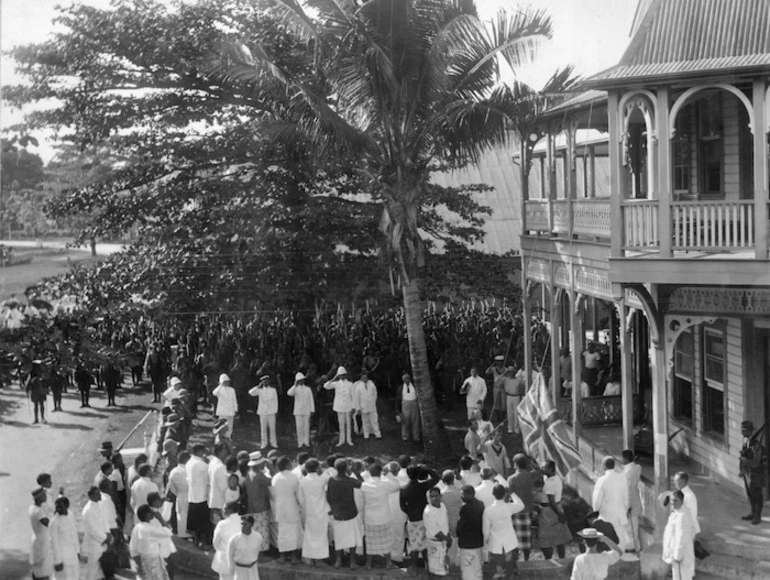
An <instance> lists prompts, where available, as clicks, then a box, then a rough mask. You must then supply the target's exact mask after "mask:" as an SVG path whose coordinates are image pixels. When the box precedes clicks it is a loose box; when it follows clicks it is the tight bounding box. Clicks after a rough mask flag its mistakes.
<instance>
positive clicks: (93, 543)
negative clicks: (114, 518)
mask: <svg viewBox="0 0 770 580" xmlns="http://www.w3.org/2000/svg"><path fill="white" fill-rule="evenodd" d="M82 515H83V548H82V549H83V552H84V553H86V554H94V553H97V554H100V553H102V552H103V551H104V550H105V546H104V544H103V542H104V540H106V539H107V534H109V533H110V530H109V528H107V526H106V525H105V524H104V516H103V515H102V510H101V508H100V507H99V503H98V502H95V501H91V500H90V499H89V500H88V503H86V505H85V507H84V508H83V514H82ZM92 557H93V556H92Z"/></svg>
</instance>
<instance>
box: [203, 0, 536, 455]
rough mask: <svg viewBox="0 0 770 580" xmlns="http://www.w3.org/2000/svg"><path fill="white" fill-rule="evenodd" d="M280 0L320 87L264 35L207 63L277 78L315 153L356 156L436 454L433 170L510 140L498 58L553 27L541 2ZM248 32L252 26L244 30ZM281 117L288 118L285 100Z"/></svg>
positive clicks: (267, 89) (233, 81)
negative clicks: (430, 229) (487, 15)
mask: <svg viewBox="0 0 770 580" xmlns="http://www.w3.org/2000/svg"><path fill="white" fill-rule="evenodd" d="M309 5H310V6H312V11H310V10H306V9H305V7H304V5H303V4H301V3H300V2H298V0H276V6H277V7H278V8H279V10H280V14H281V17H282V20H283V23H284V25H285V27H286V30H287V38H299V39H302V40H303V41H304V42H305V43H307V46H308V52H310V53H312V54H314V55H315V59H316V66H317V71H318V76H320V78H322V79H323V80H324V82H325V85H324V86H327V85H328V86H330V87H331V90H330V91H326V92H319V91H318V90H317V89H318V86H317V84H316V85H314V84H311V83H308V82H306V79H303V78H299V77H297V76H296V75H294V74H292V72H291V71H290V70H287V69H286V68H285V67H283V66H281V64H280V63H279V62H277V61H276V60H275V59H273V58H271V57H270V55H269V53H268V51H266V50H265V49H264V48H263V47H262V46H260V45H258V44H253V45H252V46H251V47H248V46H246V44H244V43H236V44H230V45H228V46H226V47H225V49H224V50H223V51H222V52H221V54H220V57H219V59H214V60H213V62H212V63H211V64H210V66H209V69H208V70H209V72H210V74H211V76H212V78H214V79H216V80H218V81H219V84H221V85H224V86H228V87H230V88H232V89H233V90H236V91H239V94H242V95H252V94H259V95H270V94H271V92H275V91H276V89H275V88H274V87H280V88H281V89H283V91H284V92H288V93H289V94H291V95H292V96H293V99H294V102H293V105H294V108H295V110H300V111H301V113H302V116H301V119H300V122H299V123H297V124H296V130H297V131H299V132H301V133H302V134H303V135H304V136H305V138H306V139H307V140H309V141H310V142H312V143H314V145H315V147H314V148H313V151H314V152H315V153H316V155H317V156H318V157H322V158H328V157H329V156H337V157H343V158H350V157H351V156H353V157H355V158H356V159H358V160H359V163H360V168H361V170H362V172H363V173H364V175H365V177H366V178H367V183H368V190H369V191H370V193H371V195H372V196H373V197H374V199H375V200H376V201H377V202H378V203H379V204H380V207H381V211H382V214H381V220H380V228H381V231H382V233H383V234H384V238H385V245H384V247H385V250H386V252H387V256H388V266H389V267H390V268H391V270H392V272H394V273H395V275H396V276H397V278H398V281H399V283H400V286H401V290H402V297H403V303H404V307H405V311H406V319H407V332H408V337H409V350H410V359H411V365H412V372H413V374H414V379H415V383H416V386H417V393H418V399H419V404H420V411H421V416H422V421H423V426H424V445H425V450H426V452H427V453H428V454H429V455H432V456H438V455H440V454H441V453H442V452H443V451H445V449H446V443H447V437H446V434H445V432H444V431H443V430H442V429H441V425H440V420H439V415H438V412H437V409H436V402H435V397H434V393H433V387H432V385H431V380H430V373H429V368H428V358H427V350H426V345H425V335H424V331H423V326H422V313H423V310H424V308H423V301H422V296H421V293H420V280H421V276H422V272H423V269H424V267H425V262H426V253H427V248H426V236H425V226H426V218H427V217H428V215H429V212H426V206H427V205H429V204H430V200H431V195H432V193H433V192H432V189H431V187H430V175H431V173H432V171H434V170H436V169H437V166H438V165H439V164H442V165H444V164H448V165H450V166H451V165H461V164H463V163H467V162H473V161H476V160H477V159H478V156H479V154H480V153H481V152H482V151H483V150H484V149H485V148H487V147H490V146H492V145H494V144H497V143H500V142H504V141H506V139H507V137H508V133H507V131H506V127H507V123H508V122H509V121H510V119H509V115H510V113H511V111H512V110H515V108H514V104H513V103H511V100H510V99H511V96H512V94H513V93H512V91H511V90H510V89H507V88H505V87H501V86H499V81H500V76H501V74H500V73H501V65H502V64H503V63H505V64H506V65H507V66H508V67H509V68H510V69H512V70H514V71H515V70H516V69H518V68H519V66H520V65H521V64H522V63H523V62H525V61H529V60H531V58H532V57H533V56H534V54H535V50H536V48H537V46H538V44H539V43H540V42H541V41H542V40H544V39H545V38H547V37H549V36H550V34H551V23H550V19H549V18H548V17H547V16H546V14H545V13H544V12H542V11H536V10H531V9H525V10H516V11H514V12H512V13H511V14H508V13H506V12H500V13H499V14H498V16H497V18H496V19H494V20H493V21H492V22H490V23H485V22H482V21H481V20H480V19H479V18H478V16H477V13H476V8H475V4H474V2H472V1H470V0H454V1H451V0H371V1H368V2H359V1H356V0H314V1H312V2H310V3H309ZM241 38H242V39H244V38H247V37H241ZM274 112H275V116H276V118H278V119H280V120H284V116H283V115H282V112H283V111H282V110H281V108H280V107H275V109H274Z"/></svg>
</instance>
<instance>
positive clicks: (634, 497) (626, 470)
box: [623, 461, 642, 515]
mask: <svg viewBox="0 0 770 580" xmlns="http://www.w3.org/2000/svg"><path fill="white" fill-rule="evenodd" d="M623 475H624V476H625V478H626V481H627V482H628V505H630V506H631V507H632V508H633V509H634V511H635V512H636V514H637V515H639V514H640V513H641V512H642V498H641V496H640V495H639V480H640V479H641V478H642V466H641V465H639V464H638V463H635V462H633V461H632V462H631V463H627V464H626V465H624V466H623Z"/></svg>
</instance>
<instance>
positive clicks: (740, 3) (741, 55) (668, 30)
mask: <svg viewBox="0 0 770 580" xmlns="http://www.w3.org/2000/svg"><path fill="white" fill-rule="evenodd" d="M640 3H641V4H644V5H645V6H644V10H640V9H638V10H637V18H636V20H635V22H634V26H633V30H632V33H633V36H632V39H631V42H630V44H629V46H628V48H627V49H626V51H625V53H624V54H623V56H622V58H621V59H620V62H619V63H618V64H617V65H616V66H614V67H612V68H610V69H608V70H606V71H604V72H601V73H598V74H597V75H594V76H593V77H591V78H590V79H589V84H595V83H597V81H602V80H619V79H632V78H635V77H646V76H664V75H668V74H683V73H688V72H702V71H708V70H717V69H730V68H741V67H756V66H765V65H770V1H769V0H640ZM641 4H640V6H641Z"/></svg>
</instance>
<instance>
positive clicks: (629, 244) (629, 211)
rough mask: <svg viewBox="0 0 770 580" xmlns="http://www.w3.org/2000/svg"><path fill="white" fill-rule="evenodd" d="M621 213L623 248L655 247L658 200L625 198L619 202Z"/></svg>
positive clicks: (656, 243) (657, 239)
mask: <svg viewBox="0 0 770 580" xmlns="http://www.w3.org/2000/svg"><path fill="white" fill-rule="evenodd" d="M621 211H622V214H623V248H624V249H630V250H633V249H640V248H650V247H657V246H658V244H659V238H658V236H659V233H658V200H657V199H650V200H647V199H645V200H627V201H624V202H623V203H622V204H621Z"/></svg>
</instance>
